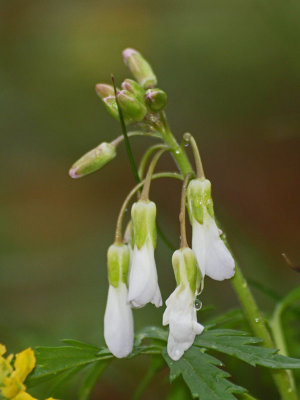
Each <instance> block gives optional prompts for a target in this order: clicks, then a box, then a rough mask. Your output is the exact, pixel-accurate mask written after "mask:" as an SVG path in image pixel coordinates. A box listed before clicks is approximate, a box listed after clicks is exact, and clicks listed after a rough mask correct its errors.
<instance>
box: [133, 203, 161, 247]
mask: <svg viewBox="0 0 300 400" xmlns="http://www.w3.org/2000/svg"><path fill="white" fill-rule="evenodd" d="M131 218H132V225H133V235H134V243H135V245H136V246H137V248H138V249H140V248H141V247H142V246H143V245H144V244H145V242H146V240H147V241H149V242H150V243H151V245H152V247H153V248H155V247H156V223H155V218H156V205H155V203H154V202H153V201H144V200H139V201H138V202H136V203H134V204H133V206H132V209H131Z"/></svg>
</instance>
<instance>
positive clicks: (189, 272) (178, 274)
mask: <svg viewBox="0 0 300 400" xmlns="http://www.w3.org/2000/svg"><path fill="white" fill-rule="evenodd" d="M172 265H173V269H174V273H175V279H176V283H177V285H180V284H189V286H190V288H191V290H192V291H193V293H195V292H196V289H198V286H199V268H198V265H197V261H196V257H195V254H194V252H193V250H192V249H190V248H189V247H184V248H182V249H179V250H176V251H175V252H174V254H173V257H172Z"/></svg>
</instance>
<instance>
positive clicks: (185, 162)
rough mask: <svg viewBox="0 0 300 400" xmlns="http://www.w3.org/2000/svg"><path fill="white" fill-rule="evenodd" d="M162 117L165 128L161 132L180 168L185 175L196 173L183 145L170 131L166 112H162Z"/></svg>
mask: <svg viewBox="0 0 300 400" xmlns="http://www.w3.org/2000/svg"><path fill="white" fill-rule="evenodd" d="M160 117H161V122H162V124H163V128H162V129H161V130H160V134H161V136H162V139H163V140H164V142H165V143H166V144H167V145H168V146H169V147H170V151H171V153H172V154H173V157H174V158H175V161H176V164H177V166H178V168H179V169H180V170H181V172H182V173H183V175H184V176H185V175H187V174H194V171H193V168H192V166H191V163H190V161H189V159H188V157H187V155H186V153H185V151H184V149H183V148H182V147H181V146H179V144H178V142H177V140H176V139H175V137H174V135H173V134H172V132H171V131H170V128H169V126H168V123H167V120H166V116H165V113H164V112H162V113H161V114H160Z"/></svg>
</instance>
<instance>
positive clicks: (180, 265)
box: [163, 248, 204, 361]
mask: <svg viewBox="0 0 300 400" xmlns="http://www.w3.org/2000/svg"><path fill="white" fill-rule="evenodd" d="M172 262H173V268H174V272H175V277H176V281H177V288H176V289H175V290H174V292H173V293H172V294H171V295H170V296H169V298H168V299H167V301H166V305H167V308H166V310H165V312H164V315H163V325H168V324H169V338H168V346H167V350H168V354H169V356H170V357H171V358H172V359H173V360H175V361H176V360H179V358H180V357H181V356H182V355H183V353H184V352H185V351H186V350H187V349H189V348H190V347H191V345H192V344H193V343H194V340H195V336H196V335H199V334H200V333H202V331H203V329H204V327H203V326H202V325H201V324H199V323H198V322H197V312H196V308H195V298H196V295H195V292H196V285H197V270H198V267H197V263H196V259H195V256H194V253H193V251H192V250H191V249H190V248H183V249H180V250H176V251H175V253H174V254H173V258H172Z"/></svg>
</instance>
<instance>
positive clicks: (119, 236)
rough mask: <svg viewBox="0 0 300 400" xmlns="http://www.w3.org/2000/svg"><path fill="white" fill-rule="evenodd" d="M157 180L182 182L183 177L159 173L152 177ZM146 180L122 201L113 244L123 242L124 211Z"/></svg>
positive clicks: (173, 173)
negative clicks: (168, 179)
mask: <svg viewBox="0 0 300 400" xmlns="http://www.w3.org/2000/svg"><path fill="white" fill-rule="evenodd" d="M159 178H173V179H179V180H181V181H183V177H182V176H181V175H180V174H177V173H176V172H159V173H157V174H153V175H152V180H154V179H159ZM145 181H146V179H144V180H143V181H142V182H140V183H138V184H137V185H136V186H135V187H134V188H133V189H132V190H131V191H130V192H129V193H128V195H127V197H126V199H125V200H124V202H123V204H122V207H121V209H120V212H119V216H118V220H117V226H116V233H115V243H122V240H123V235H122V224H123V217H124V213H125V210H126V208H127V206H128V203H129V202H130V200H131V199H132V197H133V196H134V195H135V194H136V193H137V192H138V191H139V189H140V188H141V187H142V186H143V185H144V184H145Z"/></svg>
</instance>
